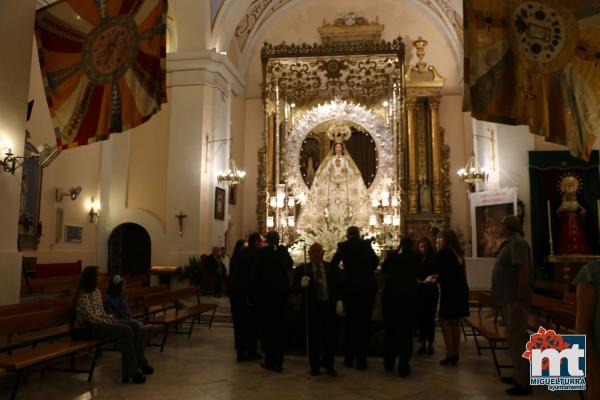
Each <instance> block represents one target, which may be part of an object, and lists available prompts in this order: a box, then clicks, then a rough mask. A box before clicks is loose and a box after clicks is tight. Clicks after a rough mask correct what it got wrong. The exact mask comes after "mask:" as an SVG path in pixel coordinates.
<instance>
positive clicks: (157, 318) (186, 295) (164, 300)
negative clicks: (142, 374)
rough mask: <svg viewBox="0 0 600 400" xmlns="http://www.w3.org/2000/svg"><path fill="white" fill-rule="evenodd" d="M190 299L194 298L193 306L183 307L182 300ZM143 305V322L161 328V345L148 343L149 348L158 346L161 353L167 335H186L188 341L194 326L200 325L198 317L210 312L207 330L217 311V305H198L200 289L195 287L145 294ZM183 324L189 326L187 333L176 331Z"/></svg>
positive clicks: (210, 326)
mask: <svg viewBox="0 0 600 400" xmlns="http://www.w3.org/2000/svg"><path fill="white" fill-rule="evenodd" d="M190 298H192V300H193V299H194V298H195V300H196V301H195V304H192V305H185V303H184V302H183V300H189V299H190ZM143 303H144V308H145V310H146V319H144V320H143V322H144V323H146V324H150V325H159V326H162V327H163V339H162V343H161V344H153V343H148V345H149V346H160V351H161V352H162V351H163V350H164V348H165V344H166V342H167V336H168V334H169V333H176V334H187V337H188V339H189V338H190V337H191V336H192V330H193V329H194V325H198V324H200V316H201V315H202V314H204V313H206V312H210V311H212V315H211V318H210V322H209V324H208V327H209V329H210V328H212V323H213V320H214V317H215V312H216V310H217V304H209V303H206V304H204V303H200V288H199V287H196V286H191V287H187V288H183V289H176V290H170V291H167V292H159V293H152V294H147V295H145V296H144V297H143ZM192 303H193V302H192ZM183 323H188V324H189V325H190V328H189V330H188V331H187V332H180V331H179V330H178V327H179V326H180V325H182V324H183ZM171 328H175V330H174V331H172V330H171Z"/></svg>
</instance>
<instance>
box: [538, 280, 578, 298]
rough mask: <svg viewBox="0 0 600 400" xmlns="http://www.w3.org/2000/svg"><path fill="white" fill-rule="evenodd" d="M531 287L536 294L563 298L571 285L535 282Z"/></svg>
mask: <svg viewBox="0 0 600 400" xmlns="http://www.w3.org/2000/svg"><path fill="white" fill-rule="evenodd" d="M531 286H532V288H533V290H534V291H535V292H540V293H541V294H546V293H547V294H551V295H552V297H556V298H562V297H563V295H564V294H565V293H567V292H569V285H568V284H566V283H558V282H549V281H534V282H533V283H532V284H531Z"/></svg>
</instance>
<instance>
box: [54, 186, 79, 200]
mask: <svg viewBox="0 0 600 400" xmlns="http://www.w3.org/2000/svg"><path fill="white" fill-rule="evenodd" d="M80 193H81V186H75V187H72V188H71V189H69V191H67V192H65V191H64V189H61V188H56V201H62V199H63V197H65V196H69V198H70V199H71V200H75V199H76V198H77V197H78V196H79V194H80Z"/></svg>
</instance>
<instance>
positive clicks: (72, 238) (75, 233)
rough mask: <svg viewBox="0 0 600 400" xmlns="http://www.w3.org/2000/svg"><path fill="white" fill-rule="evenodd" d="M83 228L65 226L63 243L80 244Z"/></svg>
mask: <svg viewBox="0 0 600 400" xmlns="http://www.w3.org/2000/svg"><path fill="white" fill-rule="evenodd" d="M82 241H83V226H75V225H65V243H81V242H82Z"/></svg>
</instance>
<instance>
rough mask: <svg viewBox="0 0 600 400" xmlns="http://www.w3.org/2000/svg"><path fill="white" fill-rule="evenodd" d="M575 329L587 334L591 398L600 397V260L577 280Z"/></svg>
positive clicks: (588, 382) (588, 375)
mask: <svg viewBox="0 0 600 400" xmlns="http://www.w3.org/2000/svg"><path fill="white" fill-rule="evenodd" d="M573 283H574V284H575V285H577V317H576V319H575V331H576V332H578V333H582V334H585V335H587V337H588V338H589V339H590V340H589V342H588V343H589V344H588V345H587V360H588V361H587V369H586V384H587V392H588V398H589V399H598V398H600V261H592V262H590V263H588V264H586V265H584V266H583V267H582V268H581V270H580V271H579V274H577V277H576V278H575V281H574V282H573Z"/></svg>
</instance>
